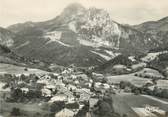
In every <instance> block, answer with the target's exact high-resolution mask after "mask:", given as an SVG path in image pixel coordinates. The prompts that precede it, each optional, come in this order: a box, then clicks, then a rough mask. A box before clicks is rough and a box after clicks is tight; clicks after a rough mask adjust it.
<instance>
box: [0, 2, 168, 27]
mask: <svg viewBox="0 0 168 117" xmlns="http://www.w3.org/2000/svg"><path fill="white" fill-rule="evenodd" d="M73 2H79V3H81V4H82V5H84V6H85V7H87V8H88V7H91V6H94V7H97V8H103V9H106V10H107V11H108V12H109V13H110V14H111V17H112V19H114V20H116V21H117V22H119V23H125V24H138V23H141V22H144V21H148V20H158V19H161V18H162V17H165V16H167V11H168V1H167V0H0V3H1V4H0V15H1V18H0V26H8V25H11V24H15V23H18V22H25V21H44V20H48V19H52V18H54V17H56V16H57V15H58V14H59V13H60V12H61V11H62V10H63V8H64V7H66V6H67V5H68V4H70V3H73Z"/></svg>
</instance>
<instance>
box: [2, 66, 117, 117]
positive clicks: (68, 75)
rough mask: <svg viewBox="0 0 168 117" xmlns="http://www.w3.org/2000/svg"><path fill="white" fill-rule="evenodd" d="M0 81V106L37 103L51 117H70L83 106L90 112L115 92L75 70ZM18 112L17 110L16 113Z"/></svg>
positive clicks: (101, 79)
mask: <svg viewBox="0 0 168 117" xmlns="http://www.w3.org/2000/svg"><path fill="white" fill-rule="evenodd" d="M27 70H28V69H27ZM0 77H1V78H0V80H1V82H0V83H1V84H0V86H1V87H0V89H1V90H0V92H1V93H0V96H1V97H0V99H1V102H2V101H3V102H5V103H11V104H12V103H23V104H29V103H38V105H40V106H41V107H43V106H44V105H48V108H46V109H44V110H46V111H48V110H49V112H50V114H53V113H54V115H55V117H62V114H66V113H67V114H68V117H69V116H72V117H73V116H75V114H77V113H78V111H80V110H81V109H82V108H83V107H84V106H85V105H89V109H91V108H92V107H94V105H96V103H97V102H98V101H99V99H101V98H103V96H104V94H105V93H109V92H110V93H115V91H114V89H115V88H116V89H117V87H115V85H109V84H108V83H107V82H106V80H105V78H104V77H103V75H101V74H97V73H92V78H90V77H89V76H88V75H86V74H85V73H84V72H81V71H79V70H76V69H75V67H69V68H65V69H64V70H62V71H61V72H60V73H49V74H29V75H24V74H19V75H12V74H4V75H1V76H0ZM1 104H2V105H3V103H1ZM54 104H55V106H56V107H55V106H54ZM59 104H61V105H60V106H58V105H59ZM4 105H5V104H4ZM53 106H54V107H53ZM12 109H16V108H15V107H13V108H12ZM12 109H11V110H10V109H9V108H8V110H5V106H1V112H3V111H12ZM22 109H23V110H24V108H19V110H20V111H21V110H22ZM35 110H36V109H35ZM35 110H34V111H35ZM24 111H25V110H24ZM65 111H67V112H65ZM15 112H16V111H15ZM15 114H16V115H17V113H15ZM69 114H71V115H69Z"/></svg>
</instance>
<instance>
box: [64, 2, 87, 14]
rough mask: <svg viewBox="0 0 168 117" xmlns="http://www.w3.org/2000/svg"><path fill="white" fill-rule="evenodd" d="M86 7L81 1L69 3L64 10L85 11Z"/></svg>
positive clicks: (72, 11) (70, 11) (67, 11)
mask: <svg viewBox="0 0 168 117" xmlns="http://www.w3.org/2000/svg"><path fill="white" fill-rule="evenodd" d="M83 10H85V8H84V7H83V6H82V5H81V4H79V3H72V4H69V5H68V6H67V7H66V8H65V9H64V10H63V13H76V12H77V11H83Z"/></svg>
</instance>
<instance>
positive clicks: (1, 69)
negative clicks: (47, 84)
mask: <svg viewBox="0 0 168 117" xmlns="http://www.w3.org/2000/svg"><path fill="white" fill-rule="evenodd" d="M24 69H25V67H20V66H16V65H11V64H4V63H0V74H6V73H8V74H15V75H20V74H25V75H29V74H46V73H48V72H46V71H43V70H40V69H33V68H28V71H25V70H24Z"/></svg>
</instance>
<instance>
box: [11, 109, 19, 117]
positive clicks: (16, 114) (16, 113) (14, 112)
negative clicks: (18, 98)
mask: <svg viewBox="0 0 168 117" xmlns="http://www.w3.org/2000/svg"><path fill="white" fill-rule="evenodd" d="M11 115H12V116H20V115H21V113H20V109H19V108H12V112H11Z"/></svg>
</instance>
